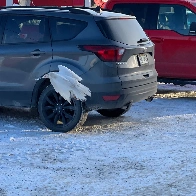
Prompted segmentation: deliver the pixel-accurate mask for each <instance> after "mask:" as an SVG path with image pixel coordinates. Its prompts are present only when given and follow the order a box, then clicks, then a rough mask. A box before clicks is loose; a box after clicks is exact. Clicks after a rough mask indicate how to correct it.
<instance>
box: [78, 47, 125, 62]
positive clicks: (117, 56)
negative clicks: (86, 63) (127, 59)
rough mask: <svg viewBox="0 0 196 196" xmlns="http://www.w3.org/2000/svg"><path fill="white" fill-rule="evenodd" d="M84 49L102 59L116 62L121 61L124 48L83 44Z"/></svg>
mask: <svg viewBox="0 0 196 196" xmlns="http://www.w3.org/2000/svg"><path fill="white" fill-rule="evenodd" d="M82 48H83V49H84V50H87V51H90V52H93V53H95V54H96V55H97V56H98V57H99V58H100V59H101V60H102V61H107V62H118V61H121V59H122V57H123V54H124V52H125V49H124V48H118V47H115V46H97V45H96V46H90V45H89V46H83V47H82Z"/></svg>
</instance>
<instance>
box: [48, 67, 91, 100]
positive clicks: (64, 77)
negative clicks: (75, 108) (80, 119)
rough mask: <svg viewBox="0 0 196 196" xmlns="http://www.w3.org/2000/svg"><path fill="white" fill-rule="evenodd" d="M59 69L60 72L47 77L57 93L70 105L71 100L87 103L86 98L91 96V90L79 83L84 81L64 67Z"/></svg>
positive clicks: (51, 73)
mask: <svg viewBox="0 0 196 196" xmlns="http://www.w3.org/2000/svg"><path fill="white" fill-rule="evenodd" d="M58 68H59V72H50V73H48V74H47V75H48V77H49V78H50V82H51V84H52V85H53V87H54V89H55V91H56V92H57V93H59V94H60V95H61V96H62V97H63V98H64V99H65V100H67V101H68V102H69V103H70V102H71V98H76V99H79V100H81V101H85V100H86V96H91V91H90V90H89V88H87V87H86V86H84V85H83V84H81V83H79V81H81V80H82V78H81V77H79V76H78V75H77V74H75V73H74V72H73V71H71V70H70V69H68V68H67V67H64V66H62V65H59V66H58Z"/></svg>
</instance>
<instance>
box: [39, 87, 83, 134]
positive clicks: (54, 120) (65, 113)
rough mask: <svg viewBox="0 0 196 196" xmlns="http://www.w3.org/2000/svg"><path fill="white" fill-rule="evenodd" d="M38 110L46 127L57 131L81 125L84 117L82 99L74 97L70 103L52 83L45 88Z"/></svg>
mask: <svg viewBox="0 0 196 196" xmlns="http://www.w3.org/2000/svg"><path fill="white" fill-rule="evenodd" d="M38 112H39V115H40V118H41V120H42V121H43V123H44V124H45V125H46V127H48V128H49V129H51V130H52V131H55V132H68V131H71V130H72V129H74V128H76V127H78V126H79V125H81V123H80V122H81V120H82V119H84V118H83V115H84V114H83V109H82V103H81V101H79V100H76V99H72V100H71V104H70V103H69V102H68V101H67V100H65V99H64V98H63V97H62V96H61V95H60V94H59V93H57V92H56V91H55V90H54V88H53V86H52V85H50V86H48V87H47V88H46V89H45V90H43V92H42V94H41V96H40V98H39V102H38ZM82 123H84V122H82Z"/></svg>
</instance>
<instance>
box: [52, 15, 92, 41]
mask: <svg viewBox="0 0 196 196" xmlns="http://www.w3.org/2000/svg"><path fill="white" fill-rule="evenodd" d="M87 24H88V23H87V22H85V21H80V20H73V19H68V18H55V17H53V18H50V25H51V31H52V40H53V41H62V40H71V39H73V38H75V37H76V36H77V35H78V34H79V33H80V32H81V31H83V30H84V29H85V28H86V27H87Z"/></svg>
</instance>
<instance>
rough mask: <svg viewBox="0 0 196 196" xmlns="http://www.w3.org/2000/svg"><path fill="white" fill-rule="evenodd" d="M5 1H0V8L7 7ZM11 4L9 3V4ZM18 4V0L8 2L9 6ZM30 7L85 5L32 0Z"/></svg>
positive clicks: (82, 2)
mask: <svg viewBox="0 0 196 196" xmlns="http://www.w3.org/2000/svg"><path fill="white" fill-rule="evenodd" d="M6 2H7V1H6V0H0V6H7V5H6ZM10 2H11V3H10ZM13 3H15V4H18V0H10V1H9V4H13ZM31 5H32V6H33V5H35V6H59V7H60V6H79V7H83V6H84V5H85V0H58V1H55V0H33V3H32V4H31Z"/></svg>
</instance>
